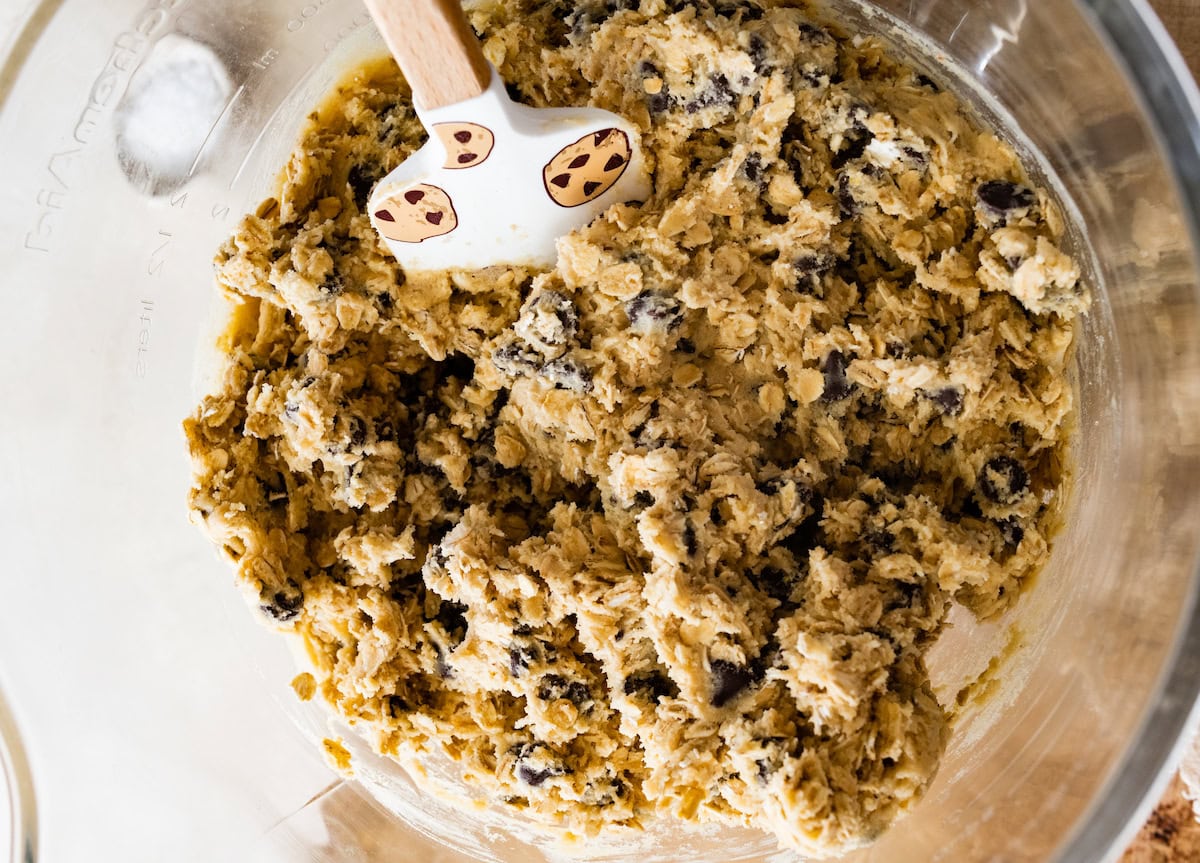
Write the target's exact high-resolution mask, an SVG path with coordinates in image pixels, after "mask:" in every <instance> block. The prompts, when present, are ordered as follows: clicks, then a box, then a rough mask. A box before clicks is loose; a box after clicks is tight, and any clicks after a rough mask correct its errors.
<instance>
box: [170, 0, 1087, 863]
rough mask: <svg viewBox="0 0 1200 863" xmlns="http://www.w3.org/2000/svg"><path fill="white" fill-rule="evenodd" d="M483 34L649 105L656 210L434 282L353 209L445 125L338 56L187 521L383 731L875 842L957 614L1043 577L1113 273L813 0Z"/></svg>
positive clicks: (700, 815) (586, 1) (557, 72)
mask: <svg viewBox="0 0 1200 863" xmlns="http://www.w3.org/2000/svg"><path fill="white" fill-rule="evenodd" d="M472 23H473V24H474V26H475V27H476V29H477V30H478V32H480V33H481V34H482V36H481V38H482V39H483V41H484V45H485V51H486V53H487V55H488V57H489V59H491V60H492V62H493V63H495V64H496V66H497V67H498V68H499V70H500V73H501V75H502V76H503V77H504V79H505V80H506V81H508V82H510V89H511V90H512V92H513V93H514V94H515V95H516V96H517V97H519V98H520V99H522V100H524V101H526V102H528V103H530V104H533V105H537V106H552V105H574V104H593V105H596V106H599V107H603V108H607V109H610V110H615V111H617V112H619V113H622V114H623V115H624V116H626V117H628V118H629V119H631V120H632V121H633V122H634V123H635V124H636V125H637V126H638V127H639V128H640V129H641V131H642V142H643V147H644V148H645V150H646V152H647V154H648V158H649V160H650V165H651V167H652V169H653V176H654V193H653V195H652V196H651V198H650V199H649V200H647V201H645V202H644V203H641V204H638V205H635V204H632V203H631V204H622V205H616V206H614V207H612V208H611V209H609V210H608V211H607V212H606V213H605V214H604V215H603V216H601V217H600V218H598V219H597V220H596V221H595V222H593V223H592V224H591V225H589V226H587V227H586V228H584V229H581V230H579V231H577V232H576V233H573V234H571V235H569V236H567V237H564V238H563V239H562V240H561V242H560V245H559V258H558V263H557V266H556V267H555V268H554V269H553V270H551V271H549V272H532V271H527V270H523V269H506V268H492V269H487V270H483V271H477V272H446V273H439V274H422V275H421V276H419V277H418V276H409V277H407V278H406V275H405V274H404V273H403V272H402V271H401V270H400V269H399V268H398V266H397V265H396V263H395V262H394V260H393V259H392V258H391V257H390V255H389V254H388V252H387V251H386V249H385V247H384V245H383V244H382V243H381V241H380V240H379V238H378V237H377V236H376V235H375V234H374V232H373V230H372V228H371V223H370V221H369V218H368V214H367V213H364V212H363V209H364V207H365V205H366V201H367V198H368V195H369V192H370V190H371V187H372V185H373V183H374V182H375V181H376V180H377V179H378V178H379V177H381V176H383V175H384V174H385V173H386V172H387V171H389V170H390V169H392V168H394V167H395V166H396V165H397V164H399V163H400V162H401V161H402V160H403V159H404V158H405V157H406V156H408V155H409V154H410V153H412V152H414V151H415V150H416V149H417V148H418V147H419V146H420V145H421V144H422V143H423V141H424V137H425V133H424V131H423V130H422V128H421V126H420V124H419V123H418V121H417V119H416V117H415V115H414V113H413V110H412V106H411V103H410V96H409V91H408V89H407V87H406V86H405V85H404V83H403V81H402V80H401V78H400V77H399V75H398V73H397V72H396V71H395V69H394V67H392V66H390V65H389V64H386V63H385V64H375V65H373V66H370V67H367V68H364V69H362V70H359V71H358V72H357V73H355V74H354V75H351V76H350V77H348V78H347V79H346V81H345V83H344V84H343V85H342V86H341V87H340V88H339V89H338V91H337V92H336V94H334V96H333V97H332V98H331V99H330V100H329V101H328V102H327V103H326V104H325V105H324V106H323V107H322V108H321V109H320V110H319V111H318V112H317V113H316V114H315V115H314V118H313V119H312V121H311V122H310V123H309V125H308V126H307V128H306V130H305V132H304V134H303V139H302V141H301V142H300V144H299V146H298V148H297V149H296V151H295V154H294V155H293V156H292V157H291V160H290V162H289V163H288V164H287V166H286V167H285V169H284V172H283V176H282V180H281V186H280V189H279V191H278V193H277V195H276V196H275V197H273V198H271V199H269V200H268V201H266V202H265V203H264V204H263V205H262V206H261V207H260V208H259V210H258V211H257V212H256V213H255V214H253V215H251V216H248V217H247V218H246V219H245V220H244V222H243V223H242V224H241V226H240V227H239V228H238V230H237V232H236V233H235V234H234V235H233V236H232V237H231V238H230V239H229V241H228V242H227V243H226V244H225V246H224V247H223V248H222V249H221V251H220V254H219V256H218V259H217V270H216V272H217V280H218V282H219V284H220V286H221V288H222V289H223V290H224V291H225V292H226V293H227V295H228V296H229V297H230V298H231V300H232V301H233V308H234V311H233V321H232V324H231V328H230V330H229V333H228V335H227V337H226V344H225V346H224V347H225V360H224V363H225V365H224V368H223V372H222V374H223V378H222V381H221V383H220V386H219V387H218V388H217V389H216V390H215V391H214V392H213V393H212V394H211V395H209V396H208V397H206V398H205V399H204V401H203V403H202V404H201V405H200V406H199V407H198V408H197V410H196V411H195V413H194V415H193V416H192V417H191V418H190V419H189V420H188V421H187V423H186V431H187V435H188V439H189V443H190V449H191V455H192V459H193V463H194V468H195V485H194V488H193V491H192V493H191V507H192V509H193V511H194V513H195V516H196V518H197V520H198V521H200V522H202V523H203V525H204V526H205V528H206V529H207V531H208V532H209V534H210V535H211V536H212V538H213V539H214V541H215V542H216V543H217V544H218V545H219V546H220V547H221V548H222V549H223V550H224V553H225V554H226V555H227V556H228V558H229V559H230V560H231V561H232V562H233V564H234V565H235V566H236V571H237V577H238V581H239V583H240V585H241V587H242V588H243V589H244V591H245V592H246V594H247V596H248V597H249V600H250V602H251V603H252V605H253V606H254V608H255V609H257V610H258V612H259V613H260V614H261V616H262V617H263V618H264V620H265V621H267V622H268V623H270V624H271V625H273V626H276V627H278V628H279V629H281V630H285V631H288V632H291V633H293V634H295V636H297V637H298V638H299V639H302V641H303V643H304V645H305V646H306V648H307V652H308V655H309V656H310V657H311V663H312V668H311V669H310V670H308V672H306V674H304V675H302V676H301V677H300V678H298V682H297V686H296V689H297V692H298V694H300V695H301V696H302V697H311V698H317V699H320V700H323V701H324V702H327V703H328V704H329V705H330V706H331V708H332V709H333V710H335V711H336V712H337V713H338V714H339V715H340V716H342V717H343V718H344V719H345V720H346V721H348V722H350V723H351V724H353V725H354V726H355V727H356V728H358V729H359V730H361V731H362V733H363V734H365V735H367V736H368V738H370V739H371V740H373V742H374V743H375V745H377V746H378V748H379V749H380V750H381V751H382V752H384V753H390V754H394V755H397V756H401V755H404V756H405V757H417V758H422V757H427V756H428V755H429V754H432V753H442V754H446V755H449V756H450V757H452V758H454V759H455V760H456V761H457V762H458V763H459V764H460V765H461V768H462V771H463V775H464V776H465V778H466V779H467V780H468V781H469V782H470V783H472V785H473V786H474V787H475V788H476V789H478V793H479V794H480V796H482V797H486V798H488V799H490V800H492V801H493V802H494V803H495V805H507V806H512V807H516V808H518V809H520V810H522V811H524V812H525V813H527V814H529V815H531V816H533V817H535V818H537V819H540V820H542V821H545V822H546V823H554V824H558V825H560V826H566V827H568V828H570V829H572V830H574V831H576V832H578V833H584V834H594V833H596V832H598V831H601V830H615V829H617V828H620V827H625V828H637V827H639V826H641V825H644V824H645V823H646V822H647V820H648V818H650V817H651V816H673V817H677V818H681V819H689V820H699V821H705V822H713V821H715V822H723V823H729V824H749V825H753V826H757V827H760V828H762V829H763V830H766V831H770V832H772V833H774V834H775V835H776V836H777V837H778V838H779V840H780V842H781V843H783V844H785V845H787V846H790V847H793V848H796V849H799V850H801V851H803V852H806V853H808V854H811V855H814V856H820V855H829V854H834V853H838V852H841V851H844V850H846V849H848V848H852V847H856V846H860V845H863V844H865V843H867V842H869V841H871V840H872V839H873V838H874V837H876V836H878V835H879V834H880V832H881V831H883V830H884V829H885V828H886V827H887V826H888V825H890V824H891V823H892V822H893V821H894V820H895V819H896V818H897V816H899V815H901V814H902V813H904V812H905V811H907V810H909V809H910V808H911V807H912V806H913V805H914V804H915V803H916V801H917V800H918V799H919V798H920V796H921V794H922V793H923V791H924V790H925V789H926V787H927V786H928V784H929V783H930V781H931V779H932V778H933V776H934V773H935V771H936V770H937V766H938V762H939V759H940V756H941V754H942V752H943V750H944V748H945V745H946V742H947V737H948V719H947V712H946V710H945V709H944V708H943V706H942V705H940V704H939V703H938V700H937V698H936V697H935V695H934V692H933V689H932V687H931V685H930V681H929V675H928V672H927V669H926V666H925V658H924V657H925V655H926V653H927V651H928V649H929V648H930V646H931V645H932V644H933V643H934V641H935V640H936V638H937V636H938V634H939V632H940V631H941V630H942V628H943V627H944V624H945V620H946V616H947V613H948V611H949V610H950V608H951V607H952V606H953V605H954V604H955V603H961V604H963V605H965V606H966V607H967V608H969V609H970V610H971V611H973V612H974V613H975V614H977V615H979V616H981V617H986V616H990V615H994V614H996V613H998V612H1000V611H1002V610H1004V609H1005V608H1007V607H1008V606H1009V605H1010V604H1011V603H1012V602H1014V601H1015V600H1016V598H1017V597H1018V596H1019V594H1020V593H1021V590H1022V586H1023V585H1024V584H1026V583H1027V582H1028V580H1029V579H1030V577H1031V576H1032V575H1033V574H1034V573H1035V572H1036V571H1037V570H1038V568H1039V567H1040V566H1041V565H1042V563H1043V562H1044V561H1045V559H1046V555H1047V550H1048V542H1049V537H1050V535H1051V533H1052V528H1053V525H1054V524H1055V522H1056V520H1057V519H1058V518H1059V517H1060V514H1061V508H1062V503H1061V498H1062V492H1063V488H1062V486H1063V482H1064V467H1063V465H1064V460H1065V457H1066V449H1065V448H1066V445H1067V438H1068V430H1069V426H1070V424H1069V420H1070V418H1071V415H1072V390H1071V388H1070V385H1069V383H1068V378H1067V371H1068V366H1069V361H1070V354H1071V345H1072V338H1073V332H1074V330H1073V324H1072V320H1073V318H1074V317H1075V316H1076V315H1077V314H1078V313H1079V312H1081V311H1082V310H1083V309H1084V308H1085V307H1086V304H1087V296H1086V292H1085V291H1084V289H1083V287H1082V286H1081V284H1080V281H1079V271H1078V268H1077V266H1076V264H1075V263H1074V262H1073V260H1072V259H1071V257H1069V256H1068V254H1066V253H1065V252H1064V251H1062V249H1061V248H1060V240H1061V237H1062V235H1063V224H1062V219H1061V217H1060V215H1059V213H1058V210H1057V209H1056V208H1055V206H1054V204H1053V203H1052V202H1051V200H1050V198H1049V197H1048V196H1047V194H1046V193H1045V192H1044V191H1042V190H1040V189H1038V188H1037V187H1036V185H1034V184H1032V183H1031V182H1030V180H1029V178H1028V176H1027V174H1026V173H1025V171H1024V170H1023V168H1022V166H1021V164H1020V163H1019V162H1018V160H1017V158H1016V157H1015V155H1014V153H1013V151H1012V150H1011V149H1010V147H1009V146H1007V145H1006V144H1004V143H1002V142H1001V141H1000V140H999V139H998V138H997V137H995V136H994V135H993V134H990V133H989V132H987V131H985V130H983V129H981V128H980V126H979V125H978V123H977V122H976V121H975V120H974V119H972V115H970V114H969V113H967V112H966V111H965V110H964V109H963V107H962V106H961V105H960V103H959V102H958V101H957V100H956V98H955V97H954V96H953V95H952V94H951V93H949V92H946V91H945V90H944V89H942V88H941V87H940V86H939V85H938V84H937V83H936V82H935V81H933V80H930V79H929V78H927V77H925V76H924V75H922V74H919V73H918V72H916V71H914V70H913V69H911V68H909V67H907V66H905V65H903V64H901V63H899V62H897V61H896V60H895V59H893V58H892V57H891V55H890V54H889V53H888V51H887V50H885V48H884V47H883V46H882V45H881V44H880V43H878V42H876V41H875V40H873V39H871V38H866V37H862V36H850V35H847V34H842V33H839V32H837V31H836V29H835V28H832V27H830V26H823V25H820V24H818V23H816V22H815V20H814V19H813V18H812V16H811V15H810V14H809V13H808V12H807V11H806V10H805V9H803V8H800V7H797V6H796V5H795V4H792V3H788V2H778V3H776V2H767V3H764V5H761V6H760V5H756V4H752V3H749V2H724V0H721V2H717V3H716V4H715V5H708V4H707V3H683V2H677V3H674V4H672V3H664V0H643V2H642V3H641V5H640V7H639V6H638V5H637V4H636V2H627V0H610V2H606V3H602V2H593V0H581V2H578V3H576V4H575V5H572V4H571V3H569V2H553V0H552V2H546V3H534V2H529V0H525V2H511V3H496V4H493V5H485V6H483V7H480V8H477V9H476V10H475V11H474V12H473V13H472ZM585 143H586V142H585ZM464 146H465V145H464ZM610 149H611V147H610ZM472 152H474V151H472ZM614 152H615V151H614ZM578 155H579V154H573V156H572V158H577V157H578ZM589 155H593V156H596V157H597V158H599V156H603V157H604V158H606V159H609V158H611V157H612V153H610V152H608V150H604V149H603V148H600V149H597V153H595V154H589ZM568 165H569V162H568ZM556 167H557V166H556ZM570 170H573V169H570V168H569V167H568V168H564V169H563V173H565V172H568V171H570ZM614 170H615V169H614ZM555 176H557V174H555ZM568 187H570V188H573V186H571V185H570V184H568ZM436 204H439V202H438V201H433V202H432V203H430V201H420V202H417V203H416V204H411V205H410V206H411V207H413V208H414V210H413V212H414V213H417V215H419V216H420V219H422V220H424V221H422V222H420V223H419V225H418V221H413V222H412V224H413V225H417V226H418V227H419V229H420V232H424V233H428V232H430V231H434V230H444V229H445V227H446V225H447V224H448V223H449V222H448V220H449V218H450V214H449V211H446V213H445V215H444V216H443V217H442V222H441V224H440V225H435V224H433V222H431V221H429V220H428V218H427V216H428V214H429V213H434V210H435V209H436V207H435V206H434V205H436ZM440 205H441V207H442V210H438V212H442V211H443V210H446V204H445V202H441V204H440ZM503 205H504V202H502V201H498V202H497V206H503ZM422 207H424V209H421V208H422ZM431 207H432V209H431ZM401 215H403V216H404V217H405V218H406V219H407V218H408V217H409V216H410V215H412V214H410V213H407V212H405V213H402V214H399V215H397V224H398V225H399V224H400V223H401V221H402V220H401V218H400V216H401ZM412 218H413V219H414V220H415V219H416V216H415V215H414V216H413V217H412ZM437 218H438V216H437V214H436V213H435V214H434V219H435V220H436V219H437ZM404 224H406V225H407V224H409V222H407V221H406V222H404ZM420 225H424V227H420Z"/></svg>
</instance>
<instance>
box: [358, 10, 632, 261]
mask: <svg viewBox="0 0 1200 863" xmlns="http://www.w3.org/2000/svg"><path fill="white" fill-rule="evenodd" d="M366 5H367V8H368V9H369V10H370V12H371V15H372V17H373V18H374V19H375V23H376V25H377V26H378V28H379V30H380V32H381V33H382V34H383V37H384V40H385V41H386V42H387V45H388V47H389V48H390V49H391V52H392V54H393V55H394V56H395V58H396V60H397V61H398V62H399V64H400V68H401V70H402V71H403V72H404V76H405V78H406V79H407V80H408V82H409V84H410V86H411V87H412V91H413V105H414V107H415V108H416V112H417V116H418V117H419V118H420V120H421V123H422V124H423V125H424V126H425V128H426V130H428V132H429V140H428V142H426V144H425V146H423V147H422V148H421V149H420V150H418V151H417V152H416V153H414V154H413V155H412V156H410V157H409V158H408V159H406V160H405V161H404V163H403V164H401V165H400V166H399V167H398V168H396V170H394V171H392V172H391V173H390V174H388V175H387V176H386V177H384V178H383V179H382V180H380V181H379V183H378V185H376V187H375V189H374V191H373V192H372V194H371V199H370V204H369V208H370V213H371V220H372V222H373V223H374V225H375V228H376V230H378V231H379V233H380V235H382V236H383V238H384V239H385V240H386V241H387V244H388V246H389V247H390V248H391V250H392V253H393V254H394V255H395V256H396V259H397V260H398V261H399V262H400V264H401V265H402V266H404V267H405V268H406V269H409V270H438V269H445V268H449V267H461V268H467V269H476V268H481V267H486V266H490V265H492V264H526V265H532V266H539V267H548V266H552V265H553V263H554V260H555V241H556V240H557V239H558V238H559V237H561V236H563V235H564V234H566V233H568V232H570V231H571V230H572V229H574V228H577V227H580V226H582V225H586V224H587V223H588V222H590V221H591V220H592V219H594V218H595V217H596V216H598V215H600V213H602V212H604V211H605V210H606V209H608V207H610V206H611V205H612V204H616V203H621V202H626V201H642V200H645V198H646V197H647V196H648V195H649V193H650V183H649V178H648V176H647V173H646V167H645V162H644V159H643V157H642V152H641V146H640V139H639V136H638V132H637V129H636V128H635V127H634V126H633V125H632V124H630V123H629V122H628V121H626V120H625V119H623V118H622V117H620V116H618V115H616V114H613V113H611V112H609V111H602V110H600V109H598V108H540V109H536V108H530V107H528V106H526V105H522V104H520V103H517V102H514V101H512V99H510V98H509V97H508V93H507V92H506V91H505V88H504V82H503V81H502V80H501V79H500V75H499V73H498V72H497V71H496V69H495V68H494V67H493V66H492V65H491V64H490V63H488V61H487V59H486V58H485V57H484V55H483V50H482V48H481V47H480V45H479V41H478V39H476V37H475V34H474V33H473V32H472V31H471V27H470V25H469V24H468V23H467V19H466V16H465V15H464V14H463V10H462V7H461V6H460V5H459V4H458V2H457V0H366Z"/></svg>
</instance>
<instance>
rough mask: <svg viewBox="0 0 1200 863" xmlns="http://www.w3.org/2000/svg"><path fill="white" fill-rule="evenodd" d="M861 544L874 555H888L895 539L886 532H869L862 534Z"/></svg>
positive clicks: (881, 530) (880, 530)
mask: <svg viewBox="0 0 1200 863" xmlns="http://www.w3.org/2000/svg"><path fill="white" fill-rule="evenodd" d="M862 541H863V544H864V545H866V546H867V547H868V548H869V549H871V550H872V551H873V552H875V553H876V554H888V553H890V552H891V551H892V548H893V546H894V544H895V541H896V540H895V537H893V536H892V535H891V533H889V532H888V531H886V530H883V529H878V530H869V531H867V532H866V533H865V534H863V538H862Z"/></svg>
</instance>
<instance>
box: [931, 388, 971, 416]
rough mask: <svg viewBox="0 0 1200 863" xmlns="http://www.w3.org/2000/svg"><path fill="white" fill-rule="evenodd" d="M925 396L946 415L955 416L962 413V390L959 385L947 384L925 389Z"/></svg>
mask: <svg viewBox="0 0 1200 863" xmlns="http://www.w3.org/2000/svg"><path fill="white" fill-rule="evenodd" d="M925 397H926V398H928V399H929V400H930V401H931V402H933V403H934V404H935V405H937V408H938V410H940V411H941V412H942V413H944V414H945V415H946V416H952V417H956V416H958V415H959V414H960V413H962V409H963V391H962V388H961V387H955V386H949V387H941V388H940V389H936V390H927V391H926V392H925Z"/></svg>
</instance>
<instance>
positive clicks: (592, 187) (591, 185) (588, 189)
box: [583, 180, 601, 195]
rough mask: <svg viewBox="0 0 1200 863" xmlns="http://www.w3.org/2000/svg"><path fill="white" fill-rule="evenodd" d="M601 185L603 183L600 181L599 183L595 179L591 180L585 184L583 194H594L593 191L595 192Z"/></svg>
mask: <svg viewBox="0 0 1200 863" xmlns="http://www.w3.org/2000/svg"><path fill="white" fill-rule="evenodd" d="M600 185H601V184H600V183H597V182H595V181H594V180H589V181H588V182H586V183H584V184H583V194H584V195H590V194H592V192H594V191H596V190H597V189H599V188H600Z"/></svg>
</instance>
